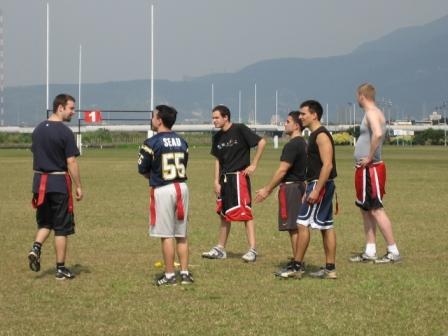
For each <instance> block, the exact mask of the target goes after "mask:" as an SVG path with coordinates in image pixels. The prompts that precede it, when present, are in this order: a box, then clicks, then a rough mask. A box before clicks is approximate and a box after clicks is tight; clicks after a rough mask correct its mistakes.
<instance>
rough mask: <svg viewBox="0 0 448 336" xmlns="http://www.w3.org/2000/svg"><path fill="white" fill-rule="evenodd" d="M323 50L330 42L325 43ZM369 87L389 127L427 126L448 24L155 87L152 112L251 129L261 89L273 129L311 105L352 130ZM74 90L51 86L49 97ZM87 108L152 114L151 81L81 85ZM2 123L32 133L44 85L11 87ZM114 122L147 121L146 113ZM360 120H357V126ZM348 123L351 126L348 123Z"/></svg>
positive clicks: (442, 88) (444, 63) (440, 79)
mask: <svg viewBox="0 0 448 336" xmlns="http://www.w3.org/2000/svg"><path fill="white" fill-rule="evenodd" d="M322 43H325V41H322ZM364 82H371V83H373V84H374V85H375V86H376V87H377V101H378V103H379V104H380V105H381V106H383V108H384V110H385V112H386V113H387V114H388V115H389V117H390V118H392V119H423V118H427V117H428V115H429V114H430V113H431V112H433V111H434V110H437V109H438V107H439V109H442V108H441V106H442V105H443V102H445V109H447V108H448V107H446V105H448V16H445V17H442V18H440V19H438V20H436V21H434V22H431V23H428V24H426V25H422V26H414V27H408V28H402V29H399V30H396V31H394V32H392V33H390V34H388V35H386V36H384V37H382V38H380V39H378V40H375V41H371V42H367V43H365V44H362V45H361V46H359V47H358V48H356V49H355V50H354V51H353V52H351V53H350V54H347V55H341V56H333V57H325V58H312V59H304V58H283V59H272V60H266V61H260V62H257V63H255V64H252V65H249V66H247V67H245V68H243V69H241V70H239V71H237V72H235V73H218V74H210V75H207V76H202V77H196V78H188V79H184V80H182V81H168V80H155V104H156V105H157V104H162V103H164V104H165V103H166V104H170V105H173V106H175V107H176V108H177V109H178V111H179V120H180V122H194V123H208V122H210V110H211V106H212V98H211V97H212V89H211V88H212V85H213V88H214V90H213V92H214V103H215V104H225V105H228V106H229V107H230V109H231V111H232V118H233V120H238V113H239V97H238V96H239V92H241V97H242V99H241V119H242V121H243V122H248V121H253V119H254V114H255V113H254V112H255V99H254V96H255V93H254V87H255V84H256V85H257V121H258V122H261V123H267V122H270V121H271V119H272V116H273V115H274V114H275V110H276V100H275V92H276V91H277V92H278V105H277V106H278V115H279V117H280V119H281V120H283V119H284V118H285V116H286V115H287V113H288V112H289V111H290V110H293V109H297V108H298V106H299V104H300V102H301V101H303V100H306V99H317V100H319V101H320V102H321V103H322V104H323V105H324V107H326V106H327V105H328V111H329V114H328V115H329V119H330V122H337V123H344V122H349V118H350V117H349V116H350V115H351V114H350V113H349V111H352V110H353V106H352V105H351V104H352V102H354V101H355V90H356V88H357V86H358V85H359V84H361V83H364ZM60 92H67V93H70V94H72V95H74V96H75V97H76V96H77V93H78V85H77V84H52V85H51V86H50V97H53V96H54V95H55V94H57V93H60ZM82 92H83V94H82V108H83V109H101V110H102V111H106V110H149V106H150V103H149V100H150V99H149V92H150V86H149V80H134V81H125V82H107V83H98V84H83V86H82ZM4 97H5V100H4V108H5V116H4V123H5V124H6V125H17V124H18V123H21V124H25V125H35V124H36V123H37V122H38V121H40V120H42V119H43V118H44V117H45V85H35V86H23V87H7V88H5V91H4ZM108 116H109V117H110V118H127V117H130V118H147V116H148V115H147V114H146V113H143V114H142V113H140V114H137V113H132V114H124V113H121V114H116V113H109V114H108ZM360 117H361V114H360V113H359V112H358V113H357V122H359V120H360ZM350 120H351V119H350Z"/></svg>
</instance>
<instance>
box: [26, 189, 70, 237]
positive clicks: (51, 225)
mask: <svg viewBox="0 0 448 336" xmlns="http://www.w3.org/2000/svg"><path fill="white" fill-rule="evenodd" d="M37 197H38V194H34V198H37ZM36 222H37V227H38V229H44V228H45V229H50V230H54V235H55V236H68V235H71V234H74V233H75V216H74V214H73V213H69V212H68V194H63V193H52V192H50V193H46V194H45V200H44V203H43V204H42V205H41V206H39V207H38V208H37V209H36Z"/></svg>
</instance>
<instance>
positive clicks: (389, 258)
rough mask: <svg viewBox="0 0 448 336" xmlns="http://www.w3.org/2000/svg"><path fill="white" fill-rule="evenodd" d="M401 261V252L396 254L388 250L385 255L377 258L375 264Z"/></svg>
mask: <svg viewBox="0 0 448 336" xmlns="http://www.w3.org/2000/svg"><path fill="white" fill-rule="evenodd" d="M400 261H401V256H400V255H399V254H394V253H392V252H387V253H386V254H385V255H384V256H383V257H381V258H379V259H377V260H375V261H374V262H375V264H387V263H396V262H400Z"/></svg>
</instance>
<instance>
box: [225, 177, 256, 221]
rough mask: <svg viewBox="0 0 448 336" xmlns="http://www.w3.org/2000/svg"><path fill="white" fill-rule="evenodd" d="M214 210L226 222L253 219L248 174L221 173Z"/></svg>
mask: <svg viewBox="0 0 448 336" xmlns="http://www.w3.org/2000/svg"><path fill="white" fill-rule="evenodd" d="M219 183H220V184H221V195H220V197H219V198H218V200H217V208H216V212H217V213H218V214H219V215H220V216H221V217H222V218H223V219H224V220H225V221H227V222H232V221H248V220H251V219H253V216H252V203H251V187H250V179H249V176H248V175H246V176H244V175H243V174H242V173H241V172H235V173H226V174H222V175H221V177H220V181H219Z"/></svg>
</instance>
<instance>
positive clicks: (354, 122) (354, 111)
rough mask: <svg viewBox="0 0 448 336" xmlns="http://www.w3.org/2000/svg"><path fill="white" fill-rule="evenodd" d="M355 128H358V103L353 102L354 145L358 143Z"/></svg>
mask: <svg viewBox="0 0 448 336" xmlns="http://www.w3.org/2000/svg"><path fill="white" fill-rule="evenodd" d="M355 130H356V104H355V103H353V146H355V145H356V135H355Z"/></svg>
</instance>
